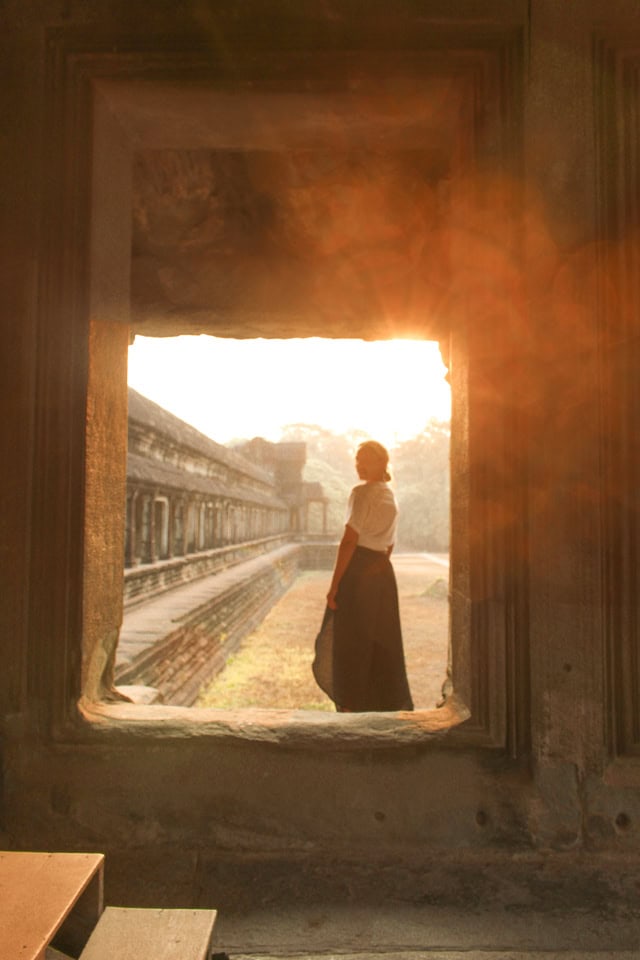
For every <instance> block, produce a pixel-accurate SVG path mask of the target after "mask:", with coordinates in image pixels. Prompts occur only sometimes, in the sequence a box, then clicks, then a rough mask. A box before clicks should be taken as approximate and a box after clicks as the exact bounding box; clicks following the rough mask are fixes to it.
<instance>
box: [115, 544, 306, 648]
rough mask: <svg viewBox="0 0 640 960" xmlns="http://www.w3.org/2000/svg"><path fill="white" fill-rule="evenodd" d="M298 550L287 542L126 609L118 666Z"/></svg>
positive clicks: (119, 646)
mask: <svg viewBox="0 0 640 960" xmlns="http://www.w3.org/2000/svg"><path fill="white" fill-rule="evenodd" d="M297 549H298V548H297V546H296V545H291V544H287V545H286V546H284V547H280V548H279V549H277V550H272V551H271V552H270V553H266V554H264V555H262V556H260V557H255V558H254V559H252V560H246V561H244V562H243V563H237V564H234V566H232V567H228V568H227V569H226V570H218V571H216V572H215V573H212V574H210V575H209V576H207V577H200V578H199V579H197V580H193V581H192V582H191V583H185V584H183V585H182V586H180V587H173V588H172V589H171V590H165V592H164V593H161V594H159V595H158V596H156V597H151V598H150V599H149V600H147V601H142V602H141V603H139V604H138V605H137V606H135V607H131V608H129V609H128V610H125V614H124V619H123V621H122V628H121V630H120V639H119V641H118V653H117V659H116V666H117V667H118V666H124V665H125V664H128V663H130V662H131V660H132V659H133V658H134V657H135V656H137V655H138V654H139V653H141V652H142V651H143V650H146V649H148V647H150V646H152V645H153V644H154V643H156V641H158V640H162V638H163V637H166V636H167V635H168V634H170V633H172V632H173V631H174V630H175V629H176V627H177V626H178V625H179V624H180V623H181V622H184V621H185V620H187V619H188V618H189V616H190V614H191V613H193V612H194V611H195V610H197V609H198V607H201V606H202V605H203V604H205V603H210V602H211V600H213V599H214V598H215V597H219V596H220V595H221V594H223V593H225V592H226V591H227V590H230V589H231V588H233V587H236V586H240V585H241V584H242V583H244V582H245V581H246V580H248V579H250V578H251V577H253V576H255V575H256V574H257V573H259V572H260V571H261V570H264V569H266V568H267V567H270V566H271V565H272V564H273V562H274V561H275V560H278V559H280V558H281V557H285V556H286V555H287V554H289V553H291V551H292V550H297Z"/></svg>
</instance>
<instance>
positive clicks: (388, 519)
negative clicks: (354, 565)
mask: <svg viewBox="0 0 640 960" xmlns="http://www.w3.org/2000/svg"><path fill="white" fill-rule="evenodd" d="M345 523H348V524H349V526H350V527H352V528H353V529H354V530H355V531H356V533H357V534H358V546H359V547H368V548H369V550H387V549H388V548H389V547H391V546H393V544H394V543H395V539H396V527H397V525H398V504H397V503H396V498H395V497H394V495H393V490H392V489H391V487H390V486H389V485H388V484H387V483H385V482H384V481H383V480H377V481H375V482H374V483H359V484H358V486H357V487H354V488H353V490H352V491H351V494H350V496H349V502H348V504H347V517H346V520H345Z"/></svg>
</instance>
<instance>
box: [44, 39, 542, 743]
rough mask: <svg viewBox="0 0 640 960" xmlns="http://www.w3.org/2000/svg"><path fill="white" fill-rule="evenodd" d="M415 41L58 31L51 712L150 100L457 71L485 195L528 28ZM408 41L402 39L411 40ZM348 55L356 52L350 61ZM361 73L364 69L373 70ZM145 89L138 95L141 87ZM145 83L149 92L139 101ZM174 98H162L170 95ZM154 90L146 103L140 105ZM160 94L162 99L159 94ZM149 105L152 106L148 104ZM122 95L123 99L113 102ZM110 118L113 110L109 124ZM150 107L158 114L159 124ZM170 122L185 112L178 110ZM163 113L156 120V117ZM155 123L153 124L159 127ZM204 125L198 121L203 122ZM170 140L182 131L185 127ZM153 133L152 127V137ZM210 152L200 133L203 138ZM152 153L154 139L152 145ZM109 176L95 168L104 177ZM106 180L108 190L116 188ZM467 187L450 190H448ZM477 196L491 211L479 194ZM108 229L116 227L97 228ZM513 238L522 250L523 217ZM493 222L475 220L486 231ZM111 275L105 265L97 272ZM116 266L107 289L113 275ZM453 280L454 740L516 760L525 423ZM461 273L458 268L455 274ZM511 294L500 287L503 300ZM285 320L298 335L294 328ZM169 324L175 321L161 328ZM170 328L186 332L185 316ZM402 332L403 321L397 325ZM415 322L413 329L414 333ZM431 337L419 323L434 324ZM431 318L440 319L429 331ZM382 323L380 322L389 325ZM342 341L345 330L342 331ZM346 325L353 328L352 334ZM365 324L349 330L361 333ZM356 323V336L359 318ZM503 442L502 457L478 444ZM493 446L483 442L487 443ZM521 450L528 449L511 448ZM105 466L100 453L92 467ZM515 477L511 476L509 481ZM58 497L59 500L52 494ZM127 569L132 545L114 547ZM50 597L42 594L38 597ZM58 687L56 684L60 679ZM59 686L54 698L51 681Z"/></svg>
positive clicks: (278, 331) (51, 293)
mask: <svg viewBox="0 0 640 960" xmlns="http://www.w3.org/2000/svg"><path fill="white" fill-rule="evenodd" d="M416 29H417V31H418V34H419V35H418V36H412V37H411V44H412V49H411V51H410V52H408V50H405V51H404V52H403V51H402V50H401V49H400V50H397V51H395V53H394V54H392V55H391V54H384V53H382V52H380V53H379V55H378V54H376V55H372V53H371V52H369V53H367V54H362V55H358V53H357V52H356V53H354V52H353V51H349V52H347V51H346V50H343V51H341V52H339V54H338V55H336V54H335V53H331V54H329V53H328V52H325V53H323V52H322V51H320V52H318V51H314V52H313V53H311V52H310V53H308V54H304V55H303V54H300V53H299V52H297V53H288V54H282V55H280V54H274V53H273V51H270V50H269V49H262V50H259V51H253V52H252V54H251V56H248V57H247V58H246V61H245V62H243V63H242V64H240V65H238V63H234V64H233V69H231V68H230V67H229V66H228V65H227V66H225V64H222V63H220V62H214V60H213V58H212V55H211V52H210V50H209V49H208V48H207V47H206V45H204V44H203V43H202V41H201V40H194V39H193V38H182V39H177V40H173V41H172V42H168V41H167V40H166V38H164V39H162V41H161V40H160V38H158V39H157V45H155V46H154V41H153V37H147V38H145V42H144V43H139V44H136V42H135V40H131V39H130V40H128V41H126V42H125V41H123V40H122V39H118V38H114V37H104V38H102V39H100V38H98V40H96V38H95V36H91V37H88V36H87V35H82V34H78V33H73V34H71V33H70V34H67V33H65V32H64V31H56V32H53V33H51V34H50V35H49V60H48V68H47V90H48V91H49V94H48V97H49V100H48V103H47V115H48V118H49V119H48V127H47V130H46V134H45V136H46V138H47V144H48V148H49V152H50V160H49V179H48V183H47V194H48V208H47V213H46V216H45V222H44V224H43V237H44V244H43V270H42V281H41V282H42V296H41V307H40V313H41V320H40V324H41V337H42V343H43V349H42V354H41V359H40V369H39V396H40V401H39V409H40V422H39V424H38V432H37V447H36V469H35V476H36V477H37V478H38V481H37V484H36V488H35V490H34V503H35V517H36V525H37V528H38V530H39V537H40V539H39V541H38V543H37V544H36V546H35V547H34V553H33V576H34V577H36V578H39V579H43V578H44V577H45V574H46V575H47V576H48V577H49V582H48V585H47V586H46V588H45V587H42V590H43V591H44V593H45V594H46V603H45V604H44V605H41V606H40V607H38V609H36V607H35V605H34V609H33V611H32V623H33V629H32V642H33V645H34V656H33V657H32V658H31V664H32V667H31V671H32V675H31V691H32V695H33V696H34V697H35V698H37V699H38V700H39V701H41V702H43V703H44V704H45V705H46V710H45V717H46V718H48V719H49V720H54V721H55V720H57V721H62V720H64V719H65V718H66V717H68V716H69V715H71V714H72V713H73V711H74V709H75V704H76V702H77V700H78V698H79V696H80V695H81V692H82V690H81V663H80V653H81V648H82V642H81V637H82V622H83V613H82V594H83V589H82V586H83V576H84V574H83V566H82V558H83V547H82V544H83V536H84V534H83V527H82V519H83V516H84V509H83V503H84V497H85V486H84V475H85V464H84V452H85V439H84V438H85V417H86V390H87V365H88V350H89V345H88V320H89V316H90V314H91V313H92V312H97V313H101V314H102V315H101V319H108V320H109V321H114V320H117V317H118V316H119V315H120V314H119V311H124V316H121V319H122V320H123V322H125V323H126V322H127V320H128V315H127V307H128V303H129V275H128V270H127V269H126V268H127V266H128V264H127V263H126V262H125V260H124V259H123V258H122V238H123V237H125V238H126V236H127V232H126V231H127V229H128V226H127V227H126V228H125V227H124V226H123V223H124V221H125V220H126V223H127V224H130V222H131V212H132V193H131V189H132V188H131V179H130V177H131V167H132V163H133V159H132V158H133V156H134V154H135V152H136V150H139V149H141V147H142V146H144V145H146V147H147V148H148V147H149V140H151V141H153V137H155V136H156V132H157V126H158V119H159V120H160V122H161V120H162V115H161V114H160V116H159V118H158V117H155V118H153V116H152V114H153V111H150V108H149V103H148V94H149V91H150V90H153V89H154V87H155V88H157V89H158V90H159V91H160V92H161V89H162V86H163V85H164V86H165V89H168V88H169V87H171V88H172V89H176V88H177V89H181V90H184V88H185V86H190V87H191V89H194V90H195V89H196V88H197V89H200V90H202V88H203V86H204V87H205V88H207V87H208V88H213V89H216V88H224V89H226V90H228V89H229V88H230V87H231V88H232V89H233V88H234V85H235V88H236V89H242V90H243V91H246V90H247V89H251V90H252V91H254V92H257V93H260V92H261V91H262V92H263V93H265V94H269V95H273V94H274V92H275V93H282V92H283V91H284V92H285V93H286V92H287V91H291V90H296V91H297V90H299V89H301V88H304V89H308V88H309V87H314V85H315V92H316V93H317V95H318V97H320V98H322V97H323V96H329V97H334V96H335V94H336V90H337V91H338V93H340V94H341V95H343V94H344V93H345V91H346V92H348V90H349V89H350V85H351V86H353V84H354V83H357V82H360V83H361V84H363V85H364V87H365V88H366V85H367V82H370V83H371V84H373V86H374V87H375V85H376V83H379V80H376V81H375V83H374V79H372V78H379V77H380V76H382V77H384V75H385V68H387V67H388V69H389V70H390V71H393V70H396V69H397V68H398V64H399V63H401V64H402V70H403V71H404V74H405V76H406V70H407V64H409V66H410V67H411V68H412V69H413V70H414V71H415V76H416V77H418V78H419V77H420V76H421V71H422V72H423V74H424V75H425V76H428V77H431V78H432V79H433V78H435V79H434V82H435V81H436V80H437V78H438V77H439V76H440V77H447V76H450V75H451V71H452V69H454V70H457V71H458V74H459V76H460V77H462V87H461V88H460V89H463V90H464V91H466V93H465V96H467V95H468V100H467V101H465V102H464V103H463V105H462V107H461V109H463V111H467V112H466V114H465V116H464V123H463V124H462V125H461V127H460V130H459V131H457V132H456V137H455V138H454V139H455V149H456V150H458V151H459V153H460V155H459V157H458V158H457V160H456V162H457V163H458V168H457V169H459V170H462V169H464V172H465V174H467V175H468V176H467V179H470V180H471V181H474V180H477V183H475V185H474V189H476V188H477V189H478V191H479V193H481V192H482V187H481V186H479V185H480V184H483V183H484V178H485V175H487V174H488V173H489V172H490V173H491V174H492V175H493V176H494V177H495V174H496V172H498V173H499V174H500V176H501V177H503V178H504V182H505V183H507V184H511V186H510V187H509V188H508V191H511V190H512V188H513V183H515V181H516V180H517V174H518V171H519V162H520V143H521V110H522V73H523V37H522V32H521V30H520V29H519V28H518V27H514V26H512V25H509V24H506V25H505V26H502V27H501V26H500V25H496V24H489V25H487V24H485V25H480V26H478V25H477V24H469V25H466V26H465V25H463V24H457V25H455V24H454V25H452V24H451V23H449V24H447V25H446V28H445V27H442V26H438V25H437V24H431V25H429V24H426V25H425V23H423V22H421V23H420V25H418V26H417V27H416ZM403 42H404V43H405V45H407V44H408V41H407V38H406V37H405V39H404V41H403ZM347 54H348V55H347ZM367 77H368V78H369V80H367ZM136 87H138V89H139V91H140V96H139V97H138V98H136ZM142 92H144V96H145V97H147V100H146V101H144V97H142ZM161 99H162V98H160V101H161ZM143 101H144V102H143ZM160 101H159V102H160ZM145 102H146V106H145ZM118 104H120V107H119V106H118ZM100 117H102V121H100ZM150 118H151V119H150ZM174 120H175V118H174ZM152 121H153V122H152ZM152 128H153V129H152ZM198 129H200V128H198ZM171 130H172V132H171V136H172V137H174V138H175V137H176V136H178V133H179V124H177V123H175V122H174V123H173V126H172V128H171ZM154 131H156V132H154ZM182 136H183V141H182V142H180V143H177V142H174V143H173V145H172V149H177V148H178V147H179V148H181V149H183V150H189V149H191V148H193V147H194V143H193V141H192V140H191V139H190V138H191V137H193V136H195V134H194V128H193V127H190V126H189V124H188V123H187V124H185V125H184V127H183V132H182ZM195 146H196V147H201V146H202V144H201V143H196V144H195ZM105 148H106V149H107V150H109V149H110V148H111V149H113V155H114V157H115V161H114V163H113V164H112V165H110V164H109V162H107V161H106V160H105V155H103V153H102V151H103V150H104V149H105ZM154 148H158V144H157V143H155V141H154ZM96 171H97V172H96ZM109 186H112V189H111V192H109V190H108V189H107V187H109ZM454 192H455V191H454ZM509 197H510V204H511V205H510V206H509V209H510V211H511V214H510V215H511V216H512V217H513V215H514V213H515V214H516V216H517V209H518V208H517V200H516V197H515V193H511V192H510V193H509ZM480 206H481V205H480ZM102 224H106V225H107V227H108V229H101V225H102ZM510 227H511V236H510V238H509V239H507V240H505V242H506V243H508V244H512V245H513V252H514V255H515V254H516V253H517V251H516V245H517V240H516V234H517V228H516V224H515V218H514V219H513V220H512V221H511V223H510ZM482 229H483V226H482V217H481V216H479V219H478V221H477V222H476V223H475V224H474V230H475V231H476V233H477V231H478V230H479V231H480V233H481V232H482ZM103 271H104V272H103ZM105 275H108V283H107V282H105V280H104V277H105ZM455 279H456V278H455V277H454V279H453V281H451V283H450V284H449V288H450V289H449V293H448V295H447V298H446V299H445V300H443V311H444V315H445V316H446V317H447V321H446V322H444V323H443V322H441V323H440V326H439V327H438V328H437V335H438V336H440V337H441V338H442V339H448V337H449V330H450V328H451V327H456V328H457V329H456V330H452V332H451V350H452V354H451V355H452V364H453V367H452V369H453V379H454V382H455V386H454V391H457V393H458V399H457V400H456V399H454V405H456V404H457V411H458V412H457V414H454V419H455V422H456V423H457V426H456V427H455V429H456V430H458V436H457V439H456V441H455V442H454V447H453V450H454V453H453V456H454V464H453V489H454V498H455V500H456V504H457V506H456V508H455V509H456V511H457V512H456V516H455V519H454V527H453V543H452V562H453V564H454V565H455V568H456V573H455V574H454V577H453V581H452V585H453V600H452V647H453V649H454V655H453V671H454V683H455V692H456V696H457V697H458V698H459V699H460V698H461V699H462V700H463V701H464V703H466V704H467V707H466V708H465V709H467V708H468V709H469V710H470V712H471V718H470V720H469V721H468V722H467V723H466V724H464V725H463V726H462V727H460V728H459V730H458V731H456V732H455V736H452V738H451V740H452V744H454V743H456V742H457V743H459V744H460V745H462V746H468V745H477V746H488V747H492V748H497V749H500V750H503V749H507V750H508V752H509V753H510V754H511V755H513V756H515V755H518V754H519V753H522V752H524V751H526V749H527V747H528V744H529V742H530V735H529V727H528V724H529V719H528V672H527V642H528V641H527V609H526V598H525V597H524V595H523V587H522V585H523V584H524V583H526V565H527V549H526V530H525V528H524V521H523V520H522V519H521V518H522V517H523V516H524V513H525V511H523V510H522V509H521V501H522V498H523V497H525V496H526V491H525V488H524V486H523V477H524V473H523V472H520V468H519V467H517V470H518V474H517V478H518V482H514V480H513V476H512V474H511V471H513V469H514V466H513V458H514V449H516V448H517V447H518V443H516V438H518V436H519V430H520V425H519V424H518V422H517V415H516V414H515V413H514V412H513V411H512V410H511V409H510V407H509V402H508V399H506V398H507V397H508V390H505V388H504V385H502V387H501V388H500V389H501V390H502V394H503V400H502V402H500V403H497V404H496V403H495V402H494V400H489V399H488V397H489V396H491V397H494V396H495V394H496V391H495V390H494V389H491V390H487V384H488V382H489V381H490V380H491V378H492V376H495V378H496V383H495V385H494V386H495V387H497V385H498V382H499V381H501V379H502V377H503V370H502V369H501V367H500V364H499V363H498V364H496V365H495V369H494V373H492V372H491V369H488V368H486V367H483V364H484V360H485V358H484V357H483V355H482V353H480V355H478V348H479V344H480V343H481V341H482V339H483V338H484V336H485V334H484V333H483V334H482V335H479V334H478V333H477V332H472V336H471V337H468V336H467V332H468V331H467V330H466V329H465V328H466V325H467V323H468V322H470V317H471V310H470V307H471V303H470V296H471V294H469V293H468V294H467V298H466V302H465V296H464V295H462V296H459V294H458V290H459V288H460V284H456V283H455ZM458 279H459V277H458ZM508 297H509V293H508V291H506V290H505V291H503V293H502V298H503V300H504V301H507V300H508ZM254 319H255V318H251V319H246V318H245V321H244V326H241V325H239V324H241V323H242V319H241V317H235V318H234V324H235V326H234V327H233V329H234V332H235V335H240V336H256V335H264V333H265V332H269V333H270V335H272V336H274V335H275V336H277V335H280V336H287V335H290V332H291V329H294V330H298V329H299V327H298V326H297V324H298V320H297V319H295V318H294V319H293V321H292V320H291V318H290V317H289V318H287V317H286V316H284V315H283V316H282V317H280V318H278V316H277V314H274V315H273V316H272V317H271V320H270V325H268V327H267V328H265V326H264V325H262V326H261V324H264V318H261V319H260V322H259V323H258V324H257V325H255V324H254V323H253V320H254ZM289 324H291V329H290V328H289ZM164 332H169V331H168V330H167V329H166V328H165V330H164ZM173 332H175V333H179V332H184V327H182V326H181V324H180V322H177V323H176V328H175V330H174V331H173ZM226 332H227V335H228V333H229V331H226ZM399 332H401V328H400V329H398V330H396V331H394V333H399ZM411 332H413V333H414V334H415V332H416V331H415V329H414V330H412V331H411ZM429 332H430V331H429V330H428V329H427V328H426V327H425V329H424V330H423V335H427V334H428V333H429ZM434 332H436V328H434V329H432V330H431V335H432V336H433V334H434ZM304 333H305V335H326V333H327V331H326V330H325V329H315V330H312V329H309V328H305V329H304ZM377 333H378V335H379V333H380V331H379V330H378V331H377ZM335 335H339V333H338V331H336V332H335ZM343 335H344V334H343ZM352 335H353V334H352ZM356 335H357V330H356ZM489 434H490V436H491V437H492V444H491V446H490V453H491V457H489V454H488V453H487V452H486V449H488V448H486V445H484V444H483V438H485V437H486V436H487V435H489ZM483 449H485V453H484V454H483V452H482V451H483ZM516 459H517V458H516ZM95 466H96V465H95V464H93V465H92V467H93V469H94V470H95ZM510 476H511V479H510ZM52 489H53V490H55V491H57V498H56V499H55V501H53V508H52V501H51V490H52ZM501 499H502V501H503V502H507V503H508V505H509V509H508V510H507V511H506V513H507V514H508V515H509V516H510V517H512V518H517V519H512V521H511V522H510V523H508V524H496V522H495V521H496V517H497V511H496V504H497V502H498V501H499V500H501ZM52 556H58V557H59V560H60V562H59V568H58V569H57V570H56V571H51V570H50V569H47V570H45V567H47V566H48V565H49V560H50V558H51V557H52ZM113 562H114V563H117V564H118V565H121V563H122V556H121V554H119V555H118V556H117V557H114V558H113ZM38 602H40V601H38ZM52 675H53V677H54V683H53V684H51V680H50V678H51V676H52ZM52 689H53V694H52V693H51V691H52Z"/></svg>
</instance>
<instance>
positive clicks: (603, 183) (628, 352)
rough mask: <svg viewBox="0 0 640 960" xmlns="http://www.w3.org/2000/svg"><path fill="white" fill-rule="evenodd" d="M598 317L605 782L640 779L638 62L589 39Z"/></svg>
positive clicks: (608, 43)
mask: <svg viewBox="0 0 640 960" xmlns="http://www.w3.org/2000/svg"><path fill="white" fill-rule="evenodd" d="M592 69H593V90H594V140H595V178H594V179H595V183H596V184H597V189H596V230H597V245H596V254H597V266H598V271H597V279H598V287H597V297H598V300H597V312H598V331H599V358H600V377H601V384H602V387H601V417H602V436H603V438H604V440H603V444H602V460H601V469H602V477H601V483H602V490H603V504H604V509H603V520H602V534H603V551H602V581H603V606H604V619H603V645H604V650H605V655H606V659H605V664H606V674H605V688H606V689H605V712H604V716H605V722H606V735H607V744H608V749H609V756H610V758H611V764H610V767H609V770H608V772H607V778H608V780H609V781H610V782H612V783H614V782H617V783H619V784H621V785H629V784H633V785H634V786H635V785H637V784H638V778H639V777H640V653H639V650H640V646H639V639H640V599H639V598H638V589H637V549H636V546H635V545H636V544H637V542H638V533H639V532H640V513H639V511H638V508H637V506H636V504H637V496H638V493H637V484H636V483H635V482H634V476H637V471H638V455H637V424H638V418H639V417H640V397H639V395H638V389H637V363H638V347H639V345H638V338H637V330H636V318H637V315H638V308H639V306H640V272H639V271H638V236H640V195H639V192H638V168H637V165H638V160H637V158H638V152H639V151H640V131H639V129H638V120H637V118H638V116H639V115H640V55H639V54H638V50H637V46H633V45H631V46H629V38H628V37H627V36H620V35H619V34H616V33H611V34H609V35H606V34H604V33H601V32H598V33H597V34H595V35H594V37H593V45H592Z"/></svg>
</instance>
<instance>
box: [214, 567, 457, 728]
mask: <svg viewBox="0 0 640 960" xmlns="http://www.w3.org/2000/svg"><path fill="white" fill-rule="evenodd" d="M393 564H394V567H395V571H396V577H397V580H398V592H399V595H400V616H401V620H402V629H403V637H404V645H405V658H406V661H407V672H408V674H409V683H410V686H411V692H412V695H413V699H414V703H415V705H416V707H422V708H424V709H426V708H429V707H433V706H435V704H436V702H437V700H438V699H439V696H440V688H441V686H442V681H443V680H444V676H445V671H446V663H447V638H448V620H449V605H448V602H447V596H446V589H445V587H446V576H447V571H446V568H445V567H443V566H441V565H437V564H435V563H434V562H433V561H430V560H428V559H426V558H423V557H422V555H417V554H415V555H413V554H405V555H400V556H398V557H395V558H394V560H393ZM330 577H331V574H330V572H329V571H325V570H323V571H307V572H304V573H301V574H300V576H299V577H298V578H297V579H296V581H295V582H294V583H293V585H292V586H291V587H290V589H289V590H288V591H287V593H286V594H285V595H284V596H283V597H282V598H281V599H280V600H279V601H278V603H276V604H275V606H274V607H273V608H272V609H271V611H270V612H269V614H268V615H267V616H266V617H265V619H264V620H263V622H262V623H261V624H260V626H259V627H258V628H257V629H256V630H254V632H253V633H251V634H250V635H249V636H248V637H246V638H245V639H244V641H243V642H242V644H241V646H240V648H239V649H238V651H237V652H236V653H235V654H234V655H233V656H232V657H230V658H229V660H228V661H227V664H226V666H225V668H224V670H222V671H221V673H219V674H218V676H217V677H215V679H214V680H213V682H212V683H211V684H210V685H209V686H208V687H207V688H206V689H205V690H203V691H202V692H201V694H200V699H199V701H198V704H197V705H198V706H200V707H217V708H220V709H233V708H238V707H240V708H242V707H264V708H278V709H294V710H295V709H297V710H331V711H332V710H333V709H334V706H333V704H332V702H331V701H330V700H329V698H328V697H327V696H326V695H325V694H324V693H323V692H322V690H320V689H319V687H318V686H317V685H316V682H315V680H314V678H313V675H312V673H311V663H312V660H313V651H314V641H315V637H316V634H317V632H318V630H319V628H320V623H321V621H322V615H323V613H324V600H325V594H326V592H327V588H328V585H329V580H330ZM443 585H444V586H443Z"/></svg>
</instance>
